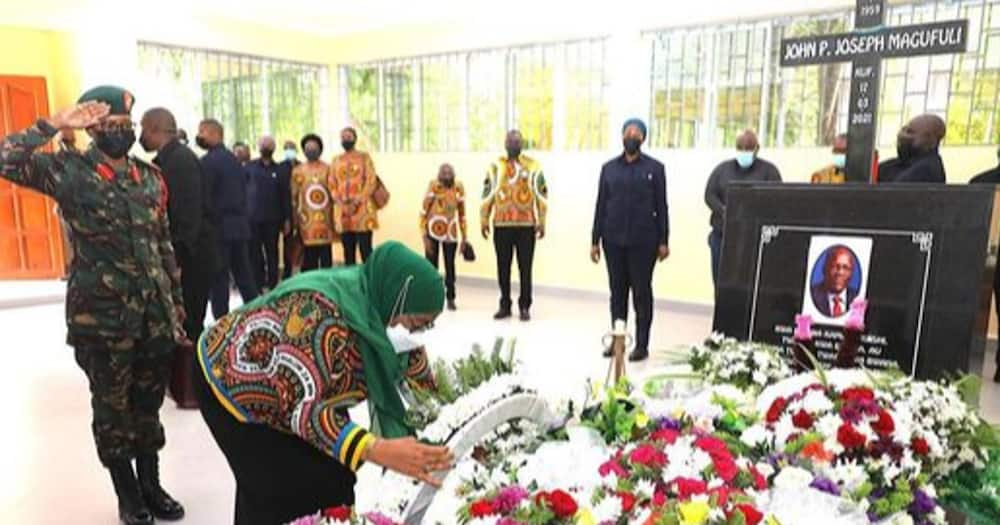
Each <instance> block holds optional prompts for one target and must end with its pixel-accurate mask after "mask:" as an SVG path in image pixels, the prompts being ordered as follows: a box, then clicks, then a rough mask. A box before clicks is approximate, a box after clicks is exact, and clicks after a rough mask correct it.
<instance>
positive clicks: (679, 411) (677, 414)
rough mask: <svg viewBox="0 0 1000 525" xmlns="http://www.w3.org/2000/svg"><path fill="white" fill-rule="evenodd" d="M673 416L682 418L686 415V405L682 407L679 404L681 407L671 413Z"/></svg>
mask: <svg viewBox="0 0 1000 525" xmlns="http://www.w3.org/2000/svg"><path fill="white" fill-rule="evenodd" d="M671 416H673V418H674V419H680V418H682V417H684V407H680V406H679V407H677V408H675V409H674V412H673V414H671Z"/></svg>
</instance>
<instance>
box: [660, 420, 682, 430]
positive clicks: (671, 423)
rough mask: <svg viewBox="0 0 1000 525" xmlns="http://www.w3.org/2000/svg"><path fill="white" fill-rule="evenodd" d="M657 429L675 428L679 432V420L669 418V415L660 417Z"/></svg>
mask: <svg viewBox="0 0 1000 525" xmlns="http://www.w3.org/2000/svg"><path fill="white" fill-rule="evenodd" d="M657 429H658V430H676V431H678V432H680V430H681V422H680V421H678V420H676V419H671V418H669V417H664V418H661V419H660V421H659V422H658V424H657Z"/></svg>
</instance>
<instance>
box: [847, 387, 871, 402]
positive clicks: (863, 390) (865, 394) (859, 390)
mask: <svg viewBox="0 0 1000 525" xmlns="http://www.w3.org/2000/svg"><path fill="white" fill-rule="evenodd" d="M840 399H843V400H844V401H845V402H849V401H874V400H875V392H873V391H872V389H870V388H868V387H854V388H848V389H846V390H844V391H843V392H841V393H840Z"/></svg>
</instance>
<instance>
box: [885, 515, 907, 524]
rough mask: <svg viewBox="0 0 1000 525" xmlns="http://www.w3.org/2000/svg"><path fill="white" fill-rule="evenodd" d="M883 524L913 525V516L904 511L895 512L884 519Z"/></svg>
mask: <svg viewBox="0 0 1000 525" xmlns="http://www.w3.org/2000/svg"><path fill="white" fill-rule="evenodd" d="M884 523H885V525H913V518H911V517H910V515H909V514H907V513H905V512H897V513H896V514H893V515H892V516H890V517H889V519H888V520H886V521H885V522H884Z"/></svg>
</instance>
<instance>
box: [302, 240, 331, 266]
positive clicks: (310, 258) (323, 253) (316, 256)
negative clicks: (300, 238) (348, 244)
mask: <svg viewBox="0 0 1000 525" xmlns="http://www.w3.org/2000/svg"><path fill="white" fill-rule="evenodd" d="M331 266H333V252H331V251H330V245H329V244H320V245H319V246H306V254H305V257H304V258H303V259H302V271H303V272H308V271H309V270H316V269H318V268H330V267H331Z"/></svg>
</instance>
